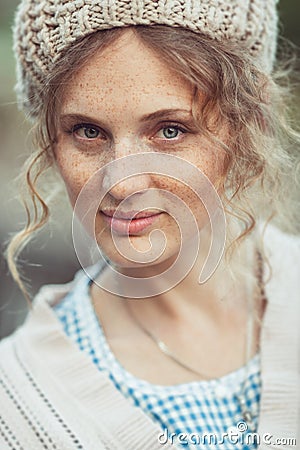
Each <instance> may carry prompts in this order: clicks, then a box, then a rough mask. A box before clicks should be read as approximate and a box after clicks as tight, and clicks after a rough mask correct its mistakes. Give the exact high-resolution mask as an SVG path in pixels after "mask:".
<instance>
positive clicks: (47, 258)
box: [0, 0, 300, 338]
mask: <svg viewBox="0 0 300 450" xmlns="http://www.w3.org/2000/svg"><path fill="white" fill-rule="evenodd" d="M18 3H19V2H18V1H17V0H0V55H1V63H0V137H1V139H0V152H1V153H0V154H1V159H0V205H1V209H0V211H1V220H0V245H1V250H2V251H1V258H0V338H1V337H3V336H6V335H8V334H10V333H11V332H12V331H13V330H14V329H15V328H16V327H17V326H18V325H19V324H20V323H21V322H22V321H23V319H24V316H25V315H26V312H27V304H26V301H25V299H24V298H23V297H22V295H21V294H20V292H19V290H18V288H17V287H16V285H15V284H14V283H13V282H12V280H11V278H10V276H9V274H8V270H7V266H6V263H5V260H4V258H3V249H4V243H5V241H6V240H7V239H8V238H9V236H10V233H12V232H13V231H16V230H17V229H19V228H20V226H21V224H22V223H24V213H23V210H22V208H21V206H20V203H19V202H18V201H17V200H16V195H17V192H16V189H15V186H14V183H13V181H12V180H13V179H14V178H15V177H16V176H17V175H18V172H19V167H20V165H21V164H22V162H23V161H24V160H25V156H26V154H27V153H28V152H29V150H30V141H29V139H28V131H29V125H28V124H27V123H26V121H25V118H24V116H23V114H22V113H20V112H18V109H17V106H16V102H15V96H14V91H13V87H14V83H15V74H14V58H13V54H12V50H11V47H12V36H11V26H12V21H13V13H14V10H15V8H16V6H17V4H18ZM279 10H280V18H281V22H280V30H281V35H283V36H284V37H286V38H288V39H289V40H291V41H292V42H293V43H294V44H296V45H300V26H299V22H300V1H299V0H281V1H280V3H279ZM296 107H298V105H297V104H296ZM298 111H299V110H298ZM59 222H60V215H59V213H58V215H57V216H56V223H57V225H56V226H52V227H47V229H46V230H45V231H44V232H43V233H41V234H40V235H39V237H38V238H37V239H35V240H34V243H33V245H30V246H29V247H28V249H27V250H26V251H25V252H24V253H23V254H22V259H23V261H24V273H25V276H26V279H27V280H28V282H30V284H31V292H32V294H34V293H35V292H36V290H37V289H38V288H39V286H40V285H42V284H45V283H60V282H65V281H68V280H70V279H71V278H72V277H73V274H74V272H75V271H76V269H77V268H79V264H78V262H77V260H76V256H75V254H74V250H73V248H72V244H71V239H70V232H71V225H70V220H69V221H68V220H67V221H65V222H63V223H59Z"/></svg>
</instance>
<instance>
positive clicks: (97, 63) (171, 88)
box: [62, 29, 193, 113]
mask: <svg viewBox="0 0 300 450" xmlns="http://www.w3.org/2000/svg"><path fill="white" fill-rule="evenodd" d="M192 93H193V89H192V87H191V85H190V83H189V82H188V81H187V80H185V79H184V78H183V77H182V76H181V75H179V74H178V73H176V72H175V70H174V69H172V68H171V67H170V64H168V61H166V60H164V59H163V58H162V56H160V55H159V54H157V53H156V52H155V51H154V50H152V49H150V48H149V47H147V46H145V44H144V43H143V42H142V41H141V40H140V39H139V38H138V37H137V36H136V35H135V34H134V32H133V31H132V30H130V29H128V30H125V31H124V33H123V34H122V35H121V37H120V38H119V39H118V40H117V41H115V42H114V43H113V44H111V45H110V46H108V47H107V48H106V49H105V50H101V51H99V50H98V51H96V53H95V54H94V55H93V56H92V57H90V58H89V60H87V61H86V62H85V64H84V66H83V67H82V68H81V69H80V70H79V71H78V72H77V73H75V74H74V75H73V76H72V77H71V79H70V80H69V81H68V83H67V85H66V86H65V89H64V93H63V98H62V109H63V111H64V112H69V110H72V111H73V110H74V109H78V108H79V109H84V110H86V109H88V110H91V109H92V110H94V109H95V108H96V109H99V108H100V106H101V105H102V107H103V106H104V105H105V107H106V109H107V108H108V107H110V109H113V108H116V107H117V108H120V107H122V108H124V109H125V110H126V109H130V107H131V108H134V110H135V111H137V109H140V108H142V109H143V113H147V112H149V113H151V112H153V111H152V110H153V109H157V108H161V107H166V104H167V107H168V108H178V107H182V106H183V103H184V104H185V105H184V106H185V107H186V106H187V103H188V104H191V100H192ZM150 104H151V105H150ZM147 108H150V109H151V111H146V110H147ZM82 112H87V111H82Z"/></svg>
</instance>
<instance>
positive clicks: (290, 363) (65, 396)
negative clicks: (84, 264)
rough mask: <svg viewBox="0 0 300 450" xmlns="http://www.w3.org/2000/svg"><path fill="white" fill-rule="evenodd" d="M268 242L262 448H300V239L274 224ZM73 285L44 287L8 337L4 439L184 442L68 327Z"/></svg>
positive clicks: (1, 390)
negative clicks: (167, 433)
mask: <svg viewBox="0 0 300 450" xmlns="http://www.w3.org/2000/svg"><path fill="white" fill-rule="evenodd" d="M265 247H266V251H267V255H268V256H269V260H270V262H271V266H272V271H273V276H272V279H271V281H270V282H269V283H268V284H267V286H266V296H267V300H268V305H267V309H266V312H265V315H264V319H263V326H262V332H261V370H262V393H261V410H260V416H259V429H258V433H259V435H260V437H261V440H262V442H261V444H260V446H259V448H260V449H265V450H268V449H295V448H300V430H299V429H300V394H299V387H300V368H299V361H300V339H299V330H300V267H299V261H300V239H299V238H295V237H292V236H289V235H286V234H283V233H282V232H280V231H278V230H277V229H276V228H274V227H272V226H269V227H268V228H267V233H266V235H265ZM71 288H72V283H69V284H67V285H62V286H45V287H44V288H42V290H41V291H40V293H39V294H38V295H37V296H36V298H35V300H34V307H33V310H32V311H31V312H30V313H29V314H28V316H27V319H26V321H25V323H24V324H23V325H22V326H21V327H19V329H18V330H17V331H16V332H15V333H14V334H13V335H11V336H10V337H8V338H6V339H4V340H2V342H1V343H0V449H1V450H9V449H13V450H21V449H23V450H43V449H51V450H52V449H53V450H54V449H56V450H75V449H84V450H102V449H110V450H112V449H118V450H147V449H148V450H156V449H162V448H163V449H168V448H173V449H174V448H176V447H175V446H174V445H173V446H172V445H171V444H167V445H161V444H160V443H159V441H158V435H159V434H160V433H161V430H160V428H159V426H158V425H157V424H154V423H153V422H152V421H151V419H150V418H149V417H147V416H146V415H145V413H144V412H143V411H141V410H140V409H138V408H136V407H134V406H132V405H131V404H130V403H129V401H128V400H127V399H125V398H124V397H123V395H122V394H121V393H120V392H119V391H118V390H117V389H116V388H115V386H114V385H113V384H112V382H111V381H110V380H109V379H108V377H107V376H106V375H105V374H103V373H101V372H100V371H99V370H98V369H97V368H96V366H95V365H94V364H93V362H92V361H91V360H90V358H89V357H88V356H87V355H86V354H84V353H83V352H80V350H79V349H78V348H77V347H76V346H75V345H74V344H73V342H72V341H71V340H70V339H69V338H68V337H67V336H66V335H65V334H64V332H63V329H62V325H61V323H60V322H59V320H58V319H57V317H56V315H55V313H54V312H53V310H52V308H51V305H54V304H55V303H56V302H58V301H59V300H60V299H61V298H62V297H63V296H65V295H66V293H67V292H68V291H69V290H70V289H71ZM297 433H298V436H297ZM265 435H267V436H270V435H272V436H273V437H272V438H268V442H269V441H270V440H271V441H272V442H273V444H272V445H269V444H267V443H263V436H265ZM277 438H278V439H283V438H285V439H286V440H288V439H295V438H298V442H297V446H295V445H293V444H291V443H290V444H288V443H287V444H284V445H279V444H276V443H275V441H276V439H277ZM281 442H282V441H281ZM285 442H286V441H285ZM225 450H226V449H225Z"/></svg>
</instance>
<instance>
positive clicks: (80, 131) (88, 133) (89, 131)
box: [73, 125, 100, 139]
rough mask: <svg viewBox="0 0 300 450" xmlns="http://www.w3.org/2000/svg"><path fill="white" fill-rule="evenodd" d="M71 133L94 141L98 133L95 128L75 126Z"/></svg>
mask: <svg viewBox="0 0 300 450" xmlns="http://www.w3.org/2000/svg"><path fill="white" fill-rule="evenodd" d="M73 133H74V134H76V135H77V136H79V137H80V138H83V139H96V138H97V137H99V134H100V131H99V130H98V128H96V127H95V126H89V125H77V126H75V127H74V128H73Z"/></svg>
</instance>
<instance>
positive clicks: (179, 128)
mask: <svg viewBox="0 0 300 450" xmlns="http://www.w3.org/2000/svg"><path fill="white" fill-rule="evenodd" d="M168 128H173V129H174V130H177V131H179V132H180V133H182V134H186V133H188V132H189V130H188V129H186V128H184V127H183V126H182V125H179V124H178V123H174V122H166V123H164V124H163V126H160V128H158V129H157V130H156V131H155V134H154V136H153V137H152V138H151V139H154V137H155V136H156V134H157V133H158V132H160V131H163V130H167V129H168ZM80 129H93V130H95V131H97V132H98V135H97V136H96V137H95V138H88V137H80V136H78V135H77V137H78V139H81V140H85V141H91V142H93V141H95V140H96V139H98V138H99V134H101V129H100V128H99V127H98V126H97V125H93V124H90V123H79V124H76V125H73V126H72V127H71V128H70V129H68V130H66V131H67V133H68V134H70V135H75V133H76V131H78V130H80ZM102 134H104V133H102ZM159 139H160V141H164V142H166V143H168V142H172V141H176V140H178V139H177V136H176V137H175V138H170V139H167V138H159Z"/></svg>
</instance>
